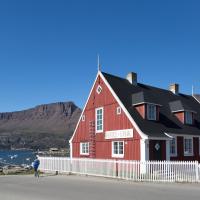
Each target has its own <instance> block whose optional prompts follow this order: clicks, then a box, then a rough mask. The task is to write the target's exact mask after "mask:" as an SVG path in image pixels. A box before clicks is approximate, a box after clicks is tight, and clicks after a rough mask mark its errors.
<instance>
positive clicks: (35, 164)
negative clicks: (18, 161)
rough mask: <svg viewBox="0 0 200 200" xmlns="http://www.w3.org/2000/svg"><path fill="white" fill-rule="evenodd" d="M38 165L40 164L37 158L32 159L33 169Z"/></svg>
mask: <svg viewBox="0 0 200 200" xmlns="http://www.w3.org/2000/svg"><path fill="white" fill-rule="evenodd" d="M39 165H40V161H39V160H38V159H36V160H34V162H33V167H34V169H38V167H39Z"/></svg>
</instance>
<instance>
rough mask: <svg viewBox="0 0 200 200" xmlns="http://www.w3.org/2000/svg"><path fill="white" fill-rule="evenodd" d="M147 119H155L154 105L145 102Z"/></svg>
mask: <svg viewBox="0 0 200 200" xmlns="http://www.w3.org/2000/svg"><path fill="white" fill-rule="evenodd" d="M147 119H148V120H156V105H153V104H147Z"/></svg>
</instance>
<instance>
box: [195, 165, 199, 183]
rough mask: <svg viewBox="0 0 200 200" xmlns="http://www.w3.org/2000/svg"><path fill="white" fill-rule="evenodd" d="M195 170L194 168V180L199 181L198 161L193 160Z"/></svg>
mask: <svg viewBox="0 0 200 200" xmlns="http://www.w3.org/2000/svg"><path fill="white" fill-rule="evenodd" d="M195 170H196V182H199V163H198V161H195Z"/></svg>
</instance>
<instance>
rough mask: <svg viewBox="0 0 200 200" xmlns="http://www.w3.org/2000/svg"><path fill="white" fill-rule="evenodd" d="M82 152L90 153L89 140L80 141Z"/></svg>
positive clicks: (83, 153) (82, 153)
mask: <svg viewBox="0 0 200 200" xmlns="http://www.w3.org/2000/svg"><path fill="white" fill-rule="evenodd" d="M80 154H81V155H89V142H82V143H80Z"/></svg>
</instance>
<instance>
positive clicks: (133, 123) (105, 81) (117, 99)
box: [99, 72, 148, 139]
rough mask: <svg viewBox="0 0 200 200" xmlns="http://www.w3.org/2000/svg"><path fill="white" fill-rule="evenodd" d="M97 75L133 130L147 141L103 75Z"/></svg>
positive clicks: (146, 137)
mask: <svg viewBox="0 0 200 200" xmlns="http://www.w3.org/2000/svg"><path fill="white" fill-rule="evenodd" d="M99 74H100V77H101V78H102V80H103V81H104V83H105V84H106V86H107V87H108V89H109V90H110V92H111V94H112V95H113V97H114V98H115V99H116V101H117V103H118V104H119V105H120V107H121V108H122V110H123V111H124V113H125V114H126V116H127V117H128V119H129V120H130V122H131V123H132V125H133V126H134V127H135V129H136V130H137V132H138V133H139V135H140V136H141V138H143V139H148V136H147V135H146V134H144V133H143V132H142V131H141V130H140V128H139V127H138V125H137V124H136V122H135V121H134V119H133V118H132V116H131V115H130V113H129V112H128V110H127V109H126V108H125V106H124V104H123V103H122V102H121V100H120V99H119V97H118V96H117V95H116V94H115V92H114V90H113V89H112V87H111V86H110V84H109V83H108V81H107V80H106V79H105V77H104V76H103V74H102V73H101V72H100V73H99Z"/></svg>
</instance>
